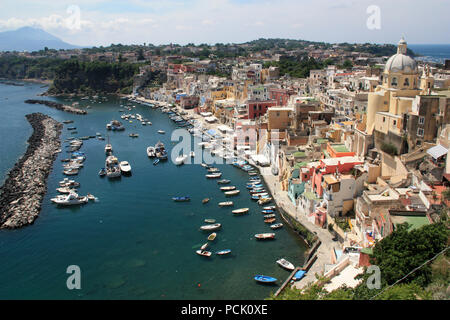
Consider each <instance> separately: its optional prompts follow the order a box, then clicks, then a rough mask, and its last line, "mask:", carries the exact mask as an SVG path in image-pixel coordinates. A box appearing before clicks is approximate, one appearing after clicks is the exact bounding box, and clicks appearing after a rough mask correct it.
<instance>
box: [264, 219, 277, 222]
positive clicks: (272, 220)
mask: <svg viewBox="0 0 450 320" xmlns="http://www.w3.org/2000/svg"><path fill="white" fill-rule="evenodd" d="M275 220H277V219H275V218H269V219H264V222H265V223H274V222H275Z"/></svg>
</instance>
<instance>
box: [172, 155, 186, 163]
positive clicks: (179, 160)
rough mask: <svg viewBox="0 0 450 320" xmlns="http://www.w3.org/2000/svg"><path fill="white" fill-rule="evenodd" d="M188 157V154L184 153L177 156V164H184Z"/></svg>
mask: <svg viewBox="0 0 450 320" xmlns="http://www.w3.org/2000/svg"><path fill="white" fill-rule="evenodd" d="M186 159H187V155H184V154H182V155H180V156H178V157H176V158H175V164H176V165H177V166H179V165H182V164H184V162H185V161H186Z"/></svg>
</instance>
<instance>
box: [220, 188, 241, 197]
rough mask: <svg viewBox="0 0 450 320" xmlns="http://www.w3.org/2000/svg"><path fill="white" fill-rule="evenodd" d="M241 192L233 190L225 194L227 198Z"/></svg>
mask: <svg viewBox="0 0 450 320" xmlns="http://www.w3.org/2000/svg"><path fill="white" fill-rule="evenodd" d="M239 192H240V191H239V190H232V191H226V192H225V193H224V194H225V195H226V196H227V197H231V196H235V195H238V194H239Z"/></svg>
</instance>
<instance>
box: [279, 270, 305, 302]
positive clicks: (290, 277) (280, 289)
mask: <svg viewBox="0 0 450 320" xmlns="http://www.w3.org/2000/svg"><path fill="white" fill-rule="evenodd" d="M302 269H303V268H301V267H296V268H295V269H294V271H292V273H291V274H290V275H289V277H288V278H287V279H286V281H284V283H283V284H282V285H281V287H279V288H278V290H277V292H275V297H277V296H278V295H279V294H280V293H281V291H283V290H284V288H286V286H287V285H288V284H289V282H291V280H292V278H293V277H294V275H295V274H296V273H297V271H299V270H302Z"/></svg>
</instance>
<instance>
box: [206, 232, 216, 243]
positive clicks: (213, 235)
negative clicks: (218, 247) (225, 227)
mask: <svg viewBox="0 0 450 320" xmlns="http://www.w3.org/2000/svg"><path fill="white" fill-rule="evenodd" d="M216 237H217V233H215V232H213V233H211V234H210V235H209V236H208V240H209V241H213V240H214V239H215V238H216Z"/></svg>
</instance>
